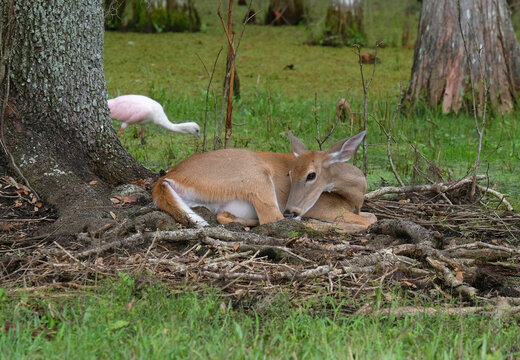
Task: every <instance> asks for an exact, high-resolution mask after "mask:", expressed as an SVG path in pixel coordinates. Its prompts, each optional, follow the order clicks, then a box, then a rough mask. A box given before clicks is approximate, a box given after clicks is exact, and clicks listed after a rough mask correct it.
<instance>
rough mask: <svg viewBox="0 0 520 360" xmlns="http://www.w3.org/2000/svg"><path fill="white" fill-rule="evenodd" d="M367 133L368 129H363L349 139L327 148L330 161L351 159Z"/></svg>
mask: <svg viewBox="0 0 520 360" xmlns="http://www.w3.org/2000/svg"><path fill="white" fill-rule="evenodd" d="M365 135H366V131H362V132H360V133H359V134H357V135H354V136H352V137H350V138H348V139H345V140H341V141H338V142H337V143H335V144H332V146H331V147H330V148H328V149H327V153H329V155H330V163H331V164H332V163H335V162H340V161H348V160H350V158H352V156H354V154H355V153H356V151H357V149H358V148H359V146H360V145H361V142H362V141H363V139H364V138H365Z"/></svg>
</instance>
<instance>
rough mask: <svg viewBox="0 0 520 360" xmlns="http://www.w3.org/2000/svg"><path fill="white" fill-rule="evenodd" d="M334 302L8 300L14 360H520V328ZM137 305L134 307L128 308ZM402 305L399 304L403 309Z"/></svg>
mask: <svg viewBox="0 0 520 360" xmlns="http://www.w3.org/2000/svg"><path fill="white" fill-rule="evenodd" d="M344 296H345V298H344V299H340V300H338V299H332V298H330V297H328V296H327V295H323V296H321V297H314V298H311V299H307V300H303V299H294V298H293V299H291V298H290V297H289V296H288V295H287V294H284V293H282V294H281V295H279V296H278V297H277V300H275V301H274V303H273V304H272V306H271V307H270V308H269V309H268V310H267V311H262V312H256V311H255V310H254V306H253V308H251V309H249V310H244V309H241V308H237V309H233V307H232V305H231V302H230V301H229V300H226V299H225V298H223V297H222V296H220V295H219V294H218V293H216V292H214V291H212V290H200V289H199V291H198V293H195V292H193V291H189V290H186V291H174V292H172V291H170V290H169V289H167V288H166V287H164V286H161V285H152V286H148V287H146V288H144V289H142V288H141V289H138V286H135V283H134V281H133V279H132V278H131V277H129V276H127V275H122V276H121V279H120V281H117V282H107V283H106V286H105V287H103V288H102V289H101V290H99V291H96V292H81V293H78V294H75V293H69V294H63V293H50V294H45V293H41V294H30V296H29V295H28V294H17V295H14V296H6V295H3V296H2V299H1V305H2V306H1V308H0V323H2V324H5V323H6V322H10V323H11V324H12V328H11V330H9V331H8V332H7V333H6V332H3V333H2V334H1V335H0V357H2V358H5V359H64V358H65V359H67V358H74V359H92V358H110V359H165V358H169V359H177V358H183V359H187V358H189V359H208V358H212V359H222V358H231V359H242V358H248V359H257V358H273V359H279V358H293V359H294V358H297V359H301V358H305V359H318V358H319V359H323V358H328V359H336V358H337V359H347V358H351V356H353V357H354V358H358V359H359V358H361V359H368V358H371V359H380V358H388V359H402V358H414V359H453V358H457V357H459V358H470V359H475V358H479V359H503V358H506V357H509V358H517V357H518V356H520V342H519V338H518V324H517V323H516V322H515V321H500V320H493V319H488V318H484V317H482V316H469V317H466V318H464V319H461V318H458V317H448V316H436V317H425V316H416V317H405V318H399V319H398V318H393V317H365V316H352V315H346V314H344V313H343V312H342V309H343V308H344V306H345V305H346V303H348V297H347V296H348V294H344ZM129 304H131V306H129ZM394 305H395V306H397V305H399V304H397V303H395V304H394Z"/></svg>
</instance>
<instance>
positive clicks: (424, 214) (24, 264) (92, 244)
mask: <svg viewBox="0 0 520 360" xmlns="http://www.w3.org/2000/svg"><path fill="white" fill-rule="evenodd" d="M468 185H469V184H467V185H465V186H461V187H459V188H457V195H456V196H454V195H453V194H450V192H449V191H445V192H443V194H444V196H439V194H438V192H435V191H434V192H433V193H428V192H418V191H416V192H410V193H401V194H400V195H399V196H398V197H396V198H394V199H381V198H373V199H369V200H367V203H366V208H365V210H367V211H371V212H374V213H375V214H376V215H377V216H378V217H379V219H380V221H378V222H377V223H375V224H374V225H373V226H372V227H371V228H370V229H369V231H368V233H365V234H340V233H338V232H336V231H335V229H334V227H331V228H330V229H329V230H328V231H327V232H325V233H319V232H316V231H314V230H310V229H305V228H304V227H302V224H301V223H300V222H297V221H295V220H289V219H287V220H283V221H282V222H281V223H283V224H284V225H283V226H284V227H285V230H284V234H285V235H284V236H281V235H280V234H279V233H277V231H276V229H275V228H272V227H270V224H267V225H264V226H260V227H257V228H254V229H251V230H250V229H243V228H241V229H239V230H238V231H236V230H230V229H227V228H224V227H221V226H216V227H207V228H202V229H177V230H173V231H148V232H147V231H144V232H136V233H128V232H127V231H126V230H125V229H128V227H127V226H126V225H125V224H122V223H121V224H117V223H116V222H115V221H114V222H113V223H111V224H109V225H107V226H105V227H104V228H102V229H99V230H98V231H96V232H91V233H81V234H78V235H77V238H76V239H75V241H71V242H62V243H58V242H56V241H53V240H51V239H39V240H31V242H30V243H23V242H20V241H18V242H16V243H15V242H13V243H12V244H10V245H8V244H5V243H4V244H1V245H0V251H1V253H2V261H1V264H0V265H1V266H2V268H1V270H2V274H1V277H2V278H1V283H2V284H3V286H7V287H10V288H13V287H35V288H36V289H41V286H48V287H64V286H73V287H81V286H95V285H96V284H97V281H98V279H99V277H100V276H115V275H116V274H118V273H122V272H123V273H133V274H136V276H138V274H153V278H154V279H157V280H161V281H164V282H167V283H170V284H172V285H178V284H185V283H189V284H199V283H207V284H214V285H215V284H216V285H217V286H218V287H219V288H221V289H222V290H223V292H224V293H227V294H230V295H231V296H234V297H236V298H238V299H240V298H243V297H245V296H251V295H254V294H265V293H269V292H272V291H280V290H281V289H284V291H289V292H294V293H297V294H299V295H308V294H315V293H317V292H323V291H326V292H327V293H329V294H331V295H334V296H336V295H337V296H339V297H343V298H345V297H348V298H349V299H352V300H356V299H359V298H360V297H361V296H363V295H367V294H373V293H374V292H375V291H377V290H380V291H382V292H386V290H387V289H389V288H395V287H396V286H398V287H400V288H403V289H404V290H405V291H408V292H410V293H413V294H415V295H416V296H421V297H428V298H431V299H437V300H436V301H438V299H439V298H440V299H451V298H452V297H453V296H456V297H459V298H460V299H461V300H462V301H463V302H464V304H465V305H466V306H465V307H461V308H460V309H461V310H453V309H452V308H449V309H448V308H445V310H446V312H447V313H452V312H455V313H456V312H457V311H460V313H461V314H462V313H475V312H489V311H498V310H497V309H498V307H497V306H498V305H500V311H502V312H504V311H506V310H504V309H506V308H507V311H506V312H507V314H509V315H511V314H514V315H515V314H517V313H518V312H519V311H520V308H519V307H518V305H520V300H518V299H517V298H520V285H519V281H518V280H519V279H518V274H520V249H518V247H517V245H518V239H519V237H520V214H514V213H510V212H505V213H502V214H499V213H498V212H497V211H496V210H486V209H483V208H482V206H477V205H469V204H456V203H457V202H459V203H460V201H459V200H460V198H462V197H463V195H461V194H462V193H463V192H464V191H467V190H468V191H469V186H468ZM464 189H465V190H464ZM432 196H433V197H436V199H437V200H436V201H434V200H433V199H432ZM457 196H458V198H457ZM419 199H422V200H421V201H420V202H419ZM446 199H448V201H446ZM458 199H459V200H458ZM287 234H290V235H289V236H288V235H287ZM497 304H498V305H497ZM450 309H451V310H450ZM490 309H492V310H490ZM354 310H355V311H358V312H363V313H370V312H372V309H371V308H370V307H369V306H368V307H362V308H359V309H354ZM423 310H424V312H432V311H434V312H435V311H437V310H432V309H423ZM377 311H378V312H380V310H377ZM399 311H402V312H403V314H405V313H411V312H417V311H422V310H418V309H410V308H408V309H401V310H398V311H397V312H396V314H398V313H399ZM374 312H375V310H374Z"/></svg>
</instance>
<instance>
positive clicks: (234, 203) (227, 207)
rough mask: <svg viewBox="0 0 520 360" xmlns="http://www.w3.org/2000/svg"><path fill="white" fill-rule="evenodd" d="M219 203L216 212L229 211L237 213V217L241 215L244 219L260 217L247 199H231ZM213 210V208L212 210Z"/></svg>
mask: <svg viewBox="0 0 520 360" xmlns="http://www.w3.org/2000/svg"><path fill="white" fill-rule="evenodd" d="M215 205H218V208H217V209H216V210H217V211H216V212H215V211H214V212H215V213H221V212H224V211H227V212H228V213H231V214H233V215H235V216H236V217H241V218H244V219H258V216H257V215H256V210H255V208H254V207H253V205H252V204H251V203H249V202H247V201H243V200H231V201H227V202H225V203H221V204H215ZM211 211H213V210H211Z"/></svg>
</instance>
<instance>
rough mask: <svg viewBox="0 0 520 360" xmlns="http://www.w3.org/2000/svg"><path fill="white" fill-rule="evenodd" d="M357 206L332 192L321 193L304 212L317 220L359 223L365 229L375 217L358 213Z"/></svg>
mask: <svg viewBox="0 0 520 360" xmlns="http://www.w3.org/2000/svg"><path fill="white" fill-rule="evenodd" d="M358 207H359V206H357V205H353V204H350V203H349V202H347V201H345V199H344V198H342V197H341V196H339V195H338V194H334V193H323V194H321V196H320V198H319V199H318V201H316V204H314V206H313V207H312V208H311V209H310V210H309V211H307V212H306V213H305V214H304V217H310V218H313V219H317V220H325V221H333V222H339V223H344V224H351V225H361V226H362V227H363V228H364V229H367V228H368V227H369V226H370V225H371V224H372V223H374V222H376V221H377V218H376V217H375V216H374V215H373V214H370V213H359V209H358Z"/></svg>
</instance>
